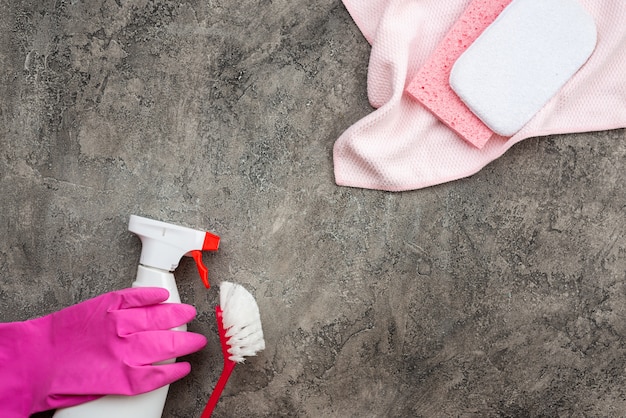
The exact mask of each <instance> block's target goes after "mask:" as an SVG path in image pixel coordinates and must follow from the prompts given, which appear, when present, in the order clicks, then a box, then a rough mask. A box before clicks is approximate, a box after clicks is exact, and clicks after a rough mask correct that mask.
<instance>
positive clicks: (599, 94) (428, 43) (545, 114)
mask: <svg viewBox="0 0 626 418" xmlns="http://www.w3.org/2000/svg"><path fill="white" fill-rule="evenodd" d="M343 2H344V5H345V6H346V8H347V9H348V11H349V12H350V15H351V16H352V18H353V19H354V21H355V23H356V24H357V26H358V27H359V29H360V30H361V31H362V33H363V35H364V37H365V39H366V40H367V41H368V42H369V43H370V44H371V45H372V50H371V55H370V62H369V68H368V80H367V89H368V98H369V101H370V103H371V105H372V106H373V107H375V108H377V109H376V110H375V111H374V112H372V113H371V114H369V115H368V116H366V117H365V118H363V119H361V120H360V121H358V122H357V123H355V124H354V125H352V126H351V127H350V128H348V129H347V130H346V131H345V132H344V133H343V134H342V135H341V136H340V137H339V139H337V141H336V142H335V146H334V155H333V158H334V168H335V181H336V183H337V184H338V185H341V186H351V187H361V188H367V189H379V190H390V191H402V190H412V189H420V188H423V187H428V186H432V185H436V184H440V183H445V182H448V181H452V180H457V179H460V178H463V177H467V176H470V175H472V174H474V173H476V172H477V171H479V170H480V169H482V168H483V167H484V166H485V165H487V164H488V163H490V162H491V161H493V160H495V159H496V158H498V157H500V156H501V155H502V154H504V153H505V152H506V150H508V149H509V148H510V147H511V146H513V145H514V144H516V143H517V142H519V141H521V140H523V139H526V138H530V137H537V136H544V135H551V134H562V133H575V132H588V131H601V130H609V129H616V128H623V127H625V126H626V78H625V77H626V76H625V74H626V25H624V21H625V19H626V2H625V1H622V0H607V1H603V2H598V1H595V0H580V2H581V4H582V5H583V6H584V7H585V8H586V9H587V10H588V11H589V13H590V14H591V15H592V16H593V18H594V20H595V22H596V25H597V28H598V43H597V46H596V49H595V51H594V53H593V54H592V55H591V57H590V58H589V60H588V61H587V63H586V64H585V65H584V66H583V67H582V68H581V69H580V70H579V71H578V72H577V73H576V74H575V75H574V76H573V77H572V78H571V79H570V80H569V81H568V82H567V83H566V84H565V86H563V88H562V89H561V90H560V91H559V93H558V94H557V95H556V96H554V97H553V98H552V99H551V100H550V101H549V102H548V103H547V104H546V105H545V106H544V107H543V108H542V109H541V110H540V111H539V112H538V113H537V114H536V115H535V116H534V117H533V119H531V120H530V121H529V122H528V124H526V125H525V126H524V127H523V128H522V129H521V130H520V131H519V132H517V133H516V134H515V135H514V136H513V137H511V138H508V139H507V138H503V137H498V136H494V137H492V139H491V140H490V141H489V142H487V144H486V145H485V146H484V147H483V148H482V149H477V148H476V147H474V146H472V145H470V144H468V143H467V142H466V141H464V140H462V139H461V138H460V137H459V136H458V135H457V134H455V133H454V132H453V131H452V130H450V129H449V128H448V127H447V126H446V125H444V124H443V123H442V122H440V121H439V120H438V119H437V118H436V117H435V116H434V115H433V114H432V113H431V112H429V111H428V110H427V109H426V108H425V107H423V106H422V105H421V104H419V103H418V102H416V101H415V100H413V99H411V97H410V96H409V95H408V93H406V91H405V88H406V87H407V84H408V83H409V82H410V81H411V80H412V79H413V78H414V76H415V74H416V73H417V70H418V69H419V68H420V67H421V66H422V65H423V64H424V63H425V62H426V60H427V58H428V57H429V55H430V54H431V53H432V52H434V50H435V48H436V46H437V44H438V43H439V42H440V41H441V39H442V38H443V37H444V36H445V34H446V33H447V31H448V30H449V29H450V27H451V26H452V25H453V24H454V22H455V21H456V20H457V19H458V17H459V16H460V15H461V14H462V13H463V11H464V10H465V8H466V7H467V6H468V4H469V3H470V0H449V1H445V2H442V1H436V0H422V1H419V2H417V1H413V0H371V1H367V2H364V1H361V0H343ZM529 159H532V156H529Z"/></svg>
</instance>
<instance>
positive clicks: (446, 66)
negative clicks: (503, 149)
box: [407, 0, 511, 148]
mask: <svg viewBox="0 0 626 418" xmlns="http://www.w3.org/2000/svg"><path fill="white" fill-rule="evenodd" d="M509 3H511V0H474V1H472V2H471V3H470V5H469V6H468V7H467V8H466V9H465V11H464V12H463V14H462V15H461V17H460V18H459V19H458V20H457V21H456V22H455V23H454V25H453V26H452V28H451V29H450V30H449V31H448V33H447V34H446V36H445V37H444V38H443V40H442V41H441V42H440V43H439V45H437V48H436V49H435V52H433V53H432V54H431V55H430V57H429V58H428V60H427V61H426V64H424V66H423V67H422V68H420V69H419V71H418V72H417V75H416V76H415V77H414V78H413V80H412V81H411V83H410V84H409V86H408V87H407V92H409V93H410V94H411V95H412V96H413V97H415V98H416V99H417V100H419V101H420V102H421V103H422V104H423V105H424V106H426V107H427V108H428V109H429V110H430V111H431V112H432V113H434V114H435V116H437V117H438V118H439V119H440V120H441V121H442V122H443V123H445V124H446V125H448V126H449V127H450V128H451V129H453V130H454V131H455V132H456V133H458V134H459V135H460V136H461V137H463V138H464V139H465V140H466V141H468V142H470V143H471V144H473V145H474V146H476V147H477V148H482V147H483V146H484V145H485V144H486V143H487V141H488V140H489V138H490V137H491V135H492V134H493V131H491V129H489V128H488V127H487V125H485V124H484V123H483V122H482V121H481V120H480V119H478V117H477V116H476V115H475V114H474V113H472V111H470V110H469V109H468V107H467V106H465V104H464V103H463V102H462V101H461V99H459V97H458V96H457V95H456V94H455V93H454V91H452V89H451V88H450V84H449V79H450V71H451V69H452V65H453V64H454V62H455V61H456V60H457V58H459V57H460V56H461V54H462V53H463V52H464V51H465V50H466V49H467V48H468V47H469V46H470V45H471V44H472V42H474V40H475V39H476V38H478V36H479V35H480V34H481V33H482V32H483V31H484V30H485V29H486V28H487V27H488V26H489V25H490V24H491V23H492V22H493V21H494V20H495V19H496V17H498V15H499V14H500V12H502V10H504V8H505V7H506V6H507V5H508V4H509Z"/></svg>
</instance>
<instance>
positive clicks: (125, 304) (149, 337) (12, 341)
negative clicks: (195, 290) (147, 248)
mask: <svg viewBox="0 0 626 418" xmlns="http://www.w3.org/2000/svg"><path fill="white" fill-rule="evenodd" d="M168 295H169V294H168V291H167V290H165V289H161V288H153V287H144V288H134V289H125V290H120V291H115V292H110V293H106V294H103V295H100V296H98V297H96V298H93V299H90V300H87V301H85V302H82V303H79V304H77V305H74V306H70V307H68V308H65V309H63V310H61V311H58V312H55V313H53V314H50V315H48V316H45V317H42V318H37V319H33V320H29V321H25V322H13V323H4V324H0V410H1V411H2V413H1V414H0V415H2V417H5V418H11V417H28V416H29V415H30V414H32V413H35V412H40V411H45V410H49V409H56V408H62V407H69V406H74V405H77V404H80V403H84V402H87V401H90V400H93V399H96V398H99V397H100V396H103V395H108V394H118V395H136V394H139V393H144V392H149V391H151V390H154V389H157V388H159V387H161V386H164V385H166V384H169V383H172V382H173V381H175V380H178V379H180V378H182V377H183V376H185V375H187V374H188V373H189V371H190V369H191V367H190V365H189V363H185V362H180V363H171V364H161V365H153V364H154V363H156V362H160V361H163V360H167V359H171V358H174V357H179V356H184V355H187V354H190V353H193V352H195V351H198V350H200V349H201V348H202V347H204V346H205V345H206V338H205V337H204V336H202V335H199V334H194V333H191V332H183V331H173V330H170V329H171V328H174V327H176V326H180V325H183V324H185V323H187V322H189V321H191V320H192V319H193V318H194V317H195V314H196V311H195V309H194V308H193V307H192V306H190V305H185V304H179V303H163V304H161V302H163V301H165V300H166V299H167V298H168Z"/></svg>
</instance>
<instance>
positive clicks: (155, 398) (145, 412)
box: [54, 265, 187, 418]
mask: <svg viewBox="0 0 626 418" xmlns="http://www.w3.org/2000/svg"><path fill="white" fill-rule="evenodd" d="M132 287H163V288H165V289H167V290H168V291H169V292H170V296H169V298H168V299H167V300H166V301H165V303H180V295H179V294H178V289H177V288H176V281H175V280H174V274H172V273H171V272H169V271H164V270H159V269H155V268H151V267H146V266H142V265H140V266H139V268H138V269H137V278H136V280H135V282H133V285H132ZM175 329H176V330H180V331H186V330H187V326H186V325H183V326H180V327H176V328H175ZM174 361H176V359H171V360H167V361H165V362H164V363H172V362H174ZM168 390H169V385H166V386H163V387H160V388H159V389H156V390H153V391H152V392H147V393H143V394H141V395H136V396H120V395H108V396H104V397H102V398H99V399H96V400H95V401H91V402H87V403H84V404H81V405H77V406H73V407H70V408H64V409H59V410H57V411H56V412H55V414H54V418H137V417H141V418H160V417H161V415H162V414H163V408H164V406H165V400H166V398H167V392H168Z"/></svg>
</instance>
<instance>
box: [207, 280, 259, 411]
mask: <svg viewBox="0 0 626 418" xmlns="http://www.w3.org/2000/svg"><path fill="white" fill-rule="evenodd" d="M215 316H216V319H217V326H218V331H219V335H220V342H221V345H222V355H223V357H224V368H223V370H222V373H221V375H220V378H219V380H218V382H217V384H216V385H215V389H213V393H212V394H211V396H210V398H209V401H208V403H207V405H206V407H205V409H204V411H203V412H202V416H201V418H209V417H210V416H211V414H212V413H213V410H214V409H215V406H216V405H217V402H218V400H219V398H220V395H221V393H222V391H223V390H224V387H225V386H226V382H227V381H228V378H229V377H230V375H231V373H232V371H233V369H234V368H235V365H236V364H237V363H242V362H243V361H244V360H245V357H249V356H254V355H256V354H257V353H258V352H259V351H261V350H263V349H265V340H264V339H263V329H262V327H261V317H260V314H259V307H258V305H257V303H256V301H255V300H254V297H253V296H252V295H251V294H250V293H249V292H248V291H247V290H246V289H245V288H244V287H243V286H241V285H238V284H234V283H230V282H222V283H221V285H220V305H219V306H217V307H216V309H215Z"/></svg>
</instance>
